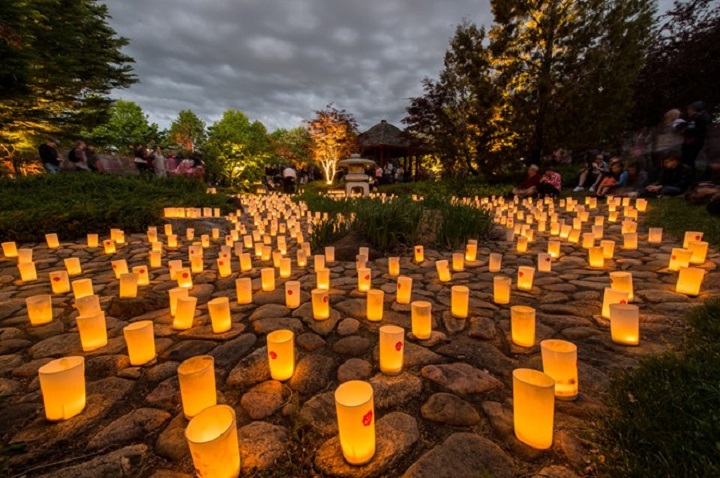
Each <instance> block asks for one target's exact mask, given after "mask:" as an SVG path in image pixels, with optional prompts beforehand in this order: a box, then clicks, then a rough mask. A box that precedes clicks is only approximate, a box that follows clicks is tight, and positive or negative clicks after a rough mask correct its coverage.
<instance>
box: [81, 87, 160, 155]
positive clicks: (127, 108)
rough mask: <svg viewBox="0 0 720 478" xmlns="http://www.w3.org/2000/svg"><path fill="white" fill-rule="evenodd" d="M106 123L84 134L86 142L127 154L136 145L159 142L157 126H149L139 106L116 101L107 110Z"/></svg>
mask: <svg viewBox="0 0 720 478" xmlns="http://www.w3.org/2000/svg"><path fill="white" fill-rule="evenodd" d="M109 115H110V117H109V118H108V120H107V122H105V123H104V124H102V125H101V126H98V127H96V128H94V129H93V130H91V131H88V132H86V133H85V134H84V135H83V136H84V137H85V138H86V139H87V141H88V142H90V143H93V144H96V145H98V146H101V147H103V148H106V149H108V150H111V151H116V152H121V153H127V152H129V151H130V150H132V149H133V148H134V147H135V146H138V145H147V144H149V143H154V142H155V143H156V142H158V141H159V140H160V132H159V128H158V125H157V124H155V123H153V124H150V123H149V121H148V117H147V115H146V114H145V113H144V112H143V110H142V108H141V107H140V105H138V104H137V103H134V102H132V101H126V100H117V101H116V102H115V103H114V104H113V105H112V107H111V108H110V110H109Z"/></svg>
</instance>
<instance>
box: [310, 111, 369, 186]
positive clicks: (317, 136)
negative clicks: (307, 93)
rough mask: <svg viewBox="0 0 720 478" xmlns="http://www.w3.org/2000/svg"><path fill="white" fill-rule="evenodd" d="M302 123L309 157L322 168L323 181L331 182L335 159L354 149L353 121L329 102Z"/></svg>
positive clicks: (333, 174) (337, 159)
mask: <svg viewBox="0 0 720 478" xmlns="http://www.w3.org/2000/svg"><path fill="white" fill-rule="evenodd" d="M306 124H307V129H308V132H309V133H310V153H311V155H312V158H313V159H314V160H315V161H316V162H317V163H318V164H319V165H320V166H321V167H322V169H323V173H324V174H325V181H326V182H327V184H332V182H333V180H334V179H335V173H336V168H337V162H338V161H340V160H341V159H345V158H347V157H349V156H350V154H352V153H354V152H356V151H357V149H358V138H357V136H358V127H357V122H356V121H355V118H353V116H352V115H351V114H350V113H348V112H347V111H345V110H339V109H337V108H335V107H334V106H333V105H332V104H329V105H327V106H326V107H325V109H322V110H317V111H315V117H314V118H313V119H312V120H309V121H306Z"/></svg>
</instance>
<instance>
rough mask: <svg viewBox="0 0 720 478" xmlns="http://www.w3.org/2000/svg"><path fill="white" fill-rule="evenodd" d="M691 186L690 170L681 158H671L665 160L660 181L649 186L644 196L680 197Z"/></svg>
mask: <svg viewBox="0 0 720 478" xmlns="http://www.w3.org/2000/svg"><path fill="white" fill-rule="evenodd" d="M688 186H690V168H689V167H688V166H687V165H686V164H682V163H680V158H678V157H677V156H670V157H667V158H665V161H664V162H663V168H662V171H660V178H659V180H658V181H657V182H656V183H654V184H651V185H650V186H647V187H646V188H645V192H644V193H643V196H645V197H657V196H679V195H680V194H682V193H684V192H685V191H686V190H687V188H688Z"/></svg>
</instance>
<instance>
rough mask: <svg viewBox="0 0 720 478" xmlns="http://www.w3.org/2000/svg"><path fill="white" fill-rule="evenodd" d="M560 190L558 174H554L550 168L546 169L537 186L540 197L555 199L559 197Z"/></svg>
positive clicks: (560, 179)
mask: <svg viewBox="0 0 720 478" xmlns="http://www.w3.org/2000/svg"><path fill="white" fill-rule="evenodd" d="M560 189H562V178H561V177H560V173H556V172H555V171H553V169H552V168H551V167H548V168H547V170H545V174H543V177H542V179H540V184H538V186H537V190H538V192H539V193H540V195H541V196H552V197H555V196H559V195H560Z"/></svg>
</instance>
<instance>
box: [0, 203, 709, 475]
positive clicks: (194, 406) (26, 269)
mask: <svg viewBox="0 0 720 478" xmlns="http://www.w3.org/2000/svg"><path fill="white" fill-rule="evenodd" d="M390 200H392V198H387V197H383V198H382V201H383V202H384V201H390ZM455 201H458V202H462V203H465V204H468V205H473V206H476V207H479V208H485V209H488V210H489V211H491V214H492V215H493V218H494V221H495V223H497V224H498V225H501V226H503V227H504V228H505V232H506V237H505V239H506V241H507V243H508V244H514V246H513V248H514V249H515V251H516V253H517V254H528V253H529V252H528V250H529V248H531V246H532V244H533V243H534V242H535V241H536V240H537V238H538V237H540V236H545V237H547V238H548V241H547V251H546V252H540V253H537V267H528V266H520V267H518V269H517V276H516V277H515V280H514V281H513V279H512V278H511V277H507V276H502V275H496V276H495V277H494V280H493V298H494V302H495V304H499V305H506V304H511V303H512V284H513V282H514V284H515V288H516V289H517V290H519V291H529V290H532V288H533V279H534V277H535V275H536V273H537V274H542V273H544V272H549V271H551V270H552V263H553V261H554V260H557V259H558V258H559V257H560V256H561V255H562V249H563V247H564V246H565V247H567V245H571V244H579V243H580V244H581V245H582V248H584V249H586V250H587V253H588V267H590V268H596V269H599V270H602V269H604V268H605V267H606V263H607V261H611V260H612V259H613V256H614V251H615V248H616V247H621V248H623V249H636V248H637V247H638V242H639V241H640V240H645V241H647V242H648V243H653V244H660V243H661V242H662V241H663V238H662V230H661V229H658V228H655V229H652V228H651V229H650V230H649V231H648V234H647V235H644V234H643V235H640V234H639V233H638V223H637V222H636V220H637V218H638V216H639V214H640V213H642V212H645V210H646V208H647V203H646V202H645V200H643V199H638V200H636V201H634V205H633V204H632V203H633V201H631V200H630V199H629V198H612V197H610V198H607V201H606V204H605V205H606V206H607V208H605V207H604V206H605V205H600V206H599V205H598V203H597V200H596V199H595V198H586V201H585V204H584V205H580V204H579V203H578V202H576V201H574V200H573V199H564V200H560V201H559V202H557V203H556V202H554V201H552V200H550V199H545V200H543V201H533V200H531V199H527V200H523V201H522V202H519V201H517V200H515V201H506V200H504V199H503V198H484V199H479V198H474V199H463V200H459V199H455ZM243 206H244V208H245V213H244V214H243V213H241V211H240V210H238V211H236V212H235V214H231V215H229V216H227V220H228V221H230V223H231V224H232V225H233V227H232V229H231V230H230V233H229V234H227V235H226V236H224V237H221V235H220V229H219V228H215V229H213V230H212V234H210V235H202V236H201V237H200V240H199V241H198V240H196V237H195V234H194V230H193V229H191V228H188V229H187V230H186V231H185V237H184V239H183V238H180V237H179V236H178V235H177V234H174V231H173V227H172V224H165V227H164V230H163V232H164V234H163V235H162V236H164V241H162V240H160V239H161V235H160V234H159V232H158V230H157V228H155V227H151V228H149V230H148V232H147V242H148V246H149V251H148V263H147V264H146V265H140V266H135V267H133V268H132V271H130V270H129V268H128V265H127V262H126V260H125V259H117V260H112V261H111V263H110V265H111V268H112V271H113V273H114V275H115V277H116V279H117V280H118V281H119V297H120V298H134V297H136V296H137V294H138V289H141V288H142V287H143V286H147V285H149V284H150V280H151V274H150V273H151V271H153V270H157V269H160V270H164V269H165V267H167V269H168V271H169V274H170V279H171V280H174V281H176V283H177V287H175V288H172V289H170V290H169V291H168V294H169V303H170V313H171V315H172V317H173V318H174V319H173V324H172V327H173V328H174V329H176V330H188V329H190V328H192V327H193V321H194V318H195V308H196V304H197V298H196V297H193V296H191V295H190V293H189V292H190V291H191V290H192V287H193V281H192V277H193V274H197V273H199V272H202V271H203V270H204V269H205V267H206V264H207V262H208V261H207V260H205V254H204V252H205V251H206V250H208V249H210V248H214V247H216V245H217V244H218V242H220V243H221V244H222V245H220V247H219V253H218V256H217V260H216V261H214V264H213V266H214V267H216V268H217V272H218V275H219V277H222V278H224V277H230V276H231V275H232V274H234V273H236V272H237V271H239V275H243V274H244V273H248V272H250V271H252V270H253V268H254V267H257V266H258V263H259V264H262V265H268V267H263V268H262V269H261V284H260V286H261V289H262V290H263V291H273V290H275V288H276V278H277V277H278V276H279V277H280V279H287V278H290V277H291V275H292V271H293V268H295V269H296V270H297V269H304V268H309V267H310V265H309V262H311V260H312V267H313V269H314V272H315V275H316V288H315V289H313V290H312V292H311V303H312V311H313V315H314V318H315V320H318V321H321V320H326V319H328V318H329V317H330V310H331V308H330V300H329V298H330V290H331V286H332V284H331V278H330V277H331V276H330V270H329V268H327V267H326V265H328V264H332V263H334V262H335V257H334V255H335V251H334V248H332V247H326V248H325V251H324V254H319V255H314V256H313V255H312V254H311V251H310V245H309V243H308V242H306V241H305V234H306V233H310V232H312V230H313V226H314V225H316V224H318V223H319V222H321V221H323V220H325V219H327V214H324V215H321V214H320V213H314V214H313V213H311V212H310V211H308V210H307V207H306V206H305V205H304V204H302V203H300V204H296V203H293V202H292V201H290V200H289V198H288V197H287V196H278V195H272V196H264V197H255V196H247V197H244V198H243ZM166 216H167V217H186V218H201V217H208V216H215V217H217V216H219V211H218V210H209V209H207V208H206V209H205V210H200V209H195V208H188V209H184V208H169V209H167V210H166ZM561 216H564V217H561ZM568 218H570V219H568ZM243 219H244V221H243ZM339 219H340V221H352V220H353V219H354V218H352V217H349V218H343V217H340V218H339ZM621 219H622V222H621V228H622V237H623V243H622V244H617V245H616V244H615V243H614V241H610V240H604V239H603V237H604V228H605V227H608V226H612V225H613V224H615V223H617V222H618V221H620V220H621ZM588 230H589V231H588ZM584 231H588V232H584ZM288 238H289V239H288ZM46 239H47V245H48V247H49V248H50V249H54V248H58V247H59V246H60V242H59V239H58V237H57V235H56V234H52V233H50V234H47V236H46ZM124 242H125V235H124V232H123V231H121V230H117V229H113V230H111V232H110V238H109V239H106V240H103V241H102V248H103V251H104V253H105V254H108V255H114V254H116V252H117V250H118V248H119V247H120V248H121V247H122V246H123V244H124ZM99 246H100V241H99V237H98V235H97V234H89V235H88V238H87V247H88V248H99ZM290 246H293V247H290ZM2 248H3V252H4V255H5V256H6V257H16V258H17V261H18V271H19V274H20V277H21V280H22V281H25V282H30V281H35V280H38V278H37V273H36V270H35V264H34V262H33V260H32V252H33V251H32V249H28V248H20V249H18V248H17V247H16V245H15V243H3V244H2ZM165 248H169V249H171V250H176V249H178V248H183V249H185V248H186V249H187V259H186V260H185V261H183V260H170V261H168V262H167V264H165V265H164V264H163V250H164V249H165ZM291 249H294V250H295V255H294V257H292V256H291V254H290V252H291ZM707 250H708V244H707V243H706V242H703V241H702V232H696V231H689V232H687V233H686V235H685V237H684V241H683V247H682V248H680V247H678V248H674V249H672V254H671V258H670V262H669V264H668V269H669V270H670V271H677V273H678V277H677V285H676V291H677V292H679V293H683V294H687V295H690V296H695V295H698V294H699V293H700V288H701V284H702V280H703V276H704V269H702V268H698V267H692V266H693V265H701V264H703V263H704V262H705V259H706V254H707ZM412 254H413V260H414V261H415V262H416V263H422V262H424V261H425V258H424V248H423V246H421V245H417V246H415V247H414V248H413V251H412ZM477 255H478V244H477V241H474V240H471V241H469V242H468V243H467V245H466V249H465V251H464V252H456V253H454V254H452V257H451V260H437V261H435V267H436V270H437V277H438V279H439V281H441V282H451V281H452V272H457V271H463V270H465V261H469V262H471V263H476V262H477V261H478V259H482V260H485V259H486V260H487V264H488V270H489V271H490V272H494V273H499V272H500V271H501V269H502V259H503V258H502V254H500V253H491V254H489V256H488V257H487V258H478V257H477ZM368 257H369V250H368V249H367V248H360V249H359V251H358V254H357V257H356V263H355V267H356V270H357V290H358V291H360V292H364V293H365V294H366V304H367V320H369V321H375V322H379V321H382V319H383V310H384V304H385V297H384V296H385V292H384V291H383V290H380V289H373V288H372V276H373V270H372V268H371V267H370V266H371V265H372V264H370V263H369V262H368ZM270 263H272V266H270ZM64 264H65V267H66V270H59V271H52V272H50V273H49V274H48V279H49V281H50V284H51V287H52V292H53V294H65V293H69V292H70V291H71V290H72V294H73V295H74V298H75V306H76V308H77V309H78V312H79V314H78V317H77V319H76V320H77V328H78V333H79V339H80V342H81V345H82V349H83V351H85V352H89V351H93V350H97V349H99V348H102V347H104V346H105V345H106V344H107V340H108V339H107V328H106V323H105V312H104V311H103V310H102V309H101V307H100V300H99V297H98V296H97V295H95V294H94V292H93V284H92V280H91V279H89V278H76V279H74V280H73V281H72V282H70V277H79V276H81V275H82V264H81V263H80V261H79V260H78V259H77V258H68V259H65V261H64ZM387 267H388V273H389V275H390V276H393V277H397V286H396V294H395V300H396V301H397V302H398V303H401V304H410V308H411V323H412V331H411V333H412V334H413V336H414V337H415V338H416V339H418V340H423V339H427V338H429V337H430V335H431V333H432V323H433V321H432V304H431V303H430V302H428V301H412V287H413V281H412V278H411V277H408V276H403V275H401V273H402V271H401V268H400V258H399V257H389V258H387ZM235 284H236V298H234V300H237V302H238V303H239V304H251V303H252V302H253V284H252V281H251V279H250V278H249V277H238V278H237V279H236V281H235ZM300 285H301V284H300V282H298V281H293V280H290V281H286V282H284V288H285V303H286V306H287V307H288V308H289V309H296V308H298V307H300V305H301V288H300ZM633 299H634V296H633V276H632V272H627V271H614V272H610V273H609V274H608V287H606V288H605V289H604V293H603V301H602V317H604V318H605V319H608V320H609V321H610V333H611V337H612V340H613V341H614V342H616V343H618V344H624V345H637V344H638V342H639V337H640V333H639V332H640V331H639V307H638V306H637V305H634V304H632V303H631V302H632V301H633ZM469 300H470V289H469V288H468V287H466V286H461V285H454V286H452V287H451V315H452V317H454V318H456V319H460V320H463V319H466V318H467V317H468V311H469ZM26 304H27V313H28V317H29V320H30V324H31V325H33V326H35V325H42V324H46V323H48V322H50V321H52V319H53V316H52V297H51V296H50V295H38V296H32V297H28V298H27V299H26ZM208 310H209V315H210V319H211V324H212V330H213V332H214V333H217V334H220V333H223V332H226V331H228V330H230V328H231V327H232V322H233V317H232V314H231V311H230V300H229V298H228V297H218V298H215V299H212V300H211V301H210V302H209V303H208ZM510 312H511V337H512V341H513V343H515V344H516V345H518V346H521V347H531V346H533V345H534V344H535V309H533V308H532V307H527V306H522V305H514V306H512V307H511V308H510ZM236 320H237V318H236ZM405 333H406V331H405V330H404V329H403V328H401V327H397V326H393V325H386V326H382V327H380V328H379V351H380V353H379V368H380V370H381V372H382V373H384V374H387V375H395V374H398V373H400V372H401V371H402V368H403V354H404V340H405ZM124 336H125V341H126V344H127V351H128V355H129V358H130V363H131V365H133V366H142V365H145V364H148V363H150V362H152V361H153V360H154V359H155V357H156V353H155V338H154V332H153V322H152V321H138V322H134V323H131V324H130V325H128V326H126V327H125V328H124ZM540 345H541V357H542V367H543V371H542V372H540V371H537V370H531V369H516V370H515V371H514V372H513V377H512V380H513V408H514V427H515V434H516V436H517V438H518V439H520V440H521V441H523V442H524V443H526V444H528V445H530V446H532V447H535V448H538V449H546V448H549V447H550V446H551V445H552V437H553V414H554V400H555V399H559V400H574V399H575V398H576V397H577V395H578V392H579V379H578V367H577V348H576V346H575V345H574V344H572V343H570V342H567V341H564V340H555V339H553V340H544V341H542V342H541V344H540ZM267 354H268V364H269V368H270V373H271V376H272V378H273V379H274V380H279V381H285V380H288V379H290V378H291V377H292V375H293V373H294V368H295V355H296V354H295V345H294V333H293V332H292V331H290V330H276V331H274V332H271V333H268V334H267ZM177 373H178V378H179V384H180V392H181V400H182V407H183V412H184V414H185V416H186V417H187V418H188V419H189V420H190V422H189V425H188V427H187V429H186V438H187V441H188V444H189V446H190V450H191V453H192V457H193V461H194V463H195V466H196V469H197V471H198V473H199V474H200V476H237V474H238V473H239V469H240V459H239V455H238V441H237V430H236V426H235V416H234V411H233V409H232V407H229V406H226V405H218V404H217V403H216V384H215V372H214V361H213V357H211V356H207V355H201V356H196V357H192V358H190V359H188V360H186V361H184V362H183V363H182V364H181V365H180V366H179V367H178V370H177ZM39 380H40V386H41V390H42V396H43V402H44V405H45V415H46V418H47V419H48V420H49V421H60V420H67V419H69V418H72V417H73V416H75V415H77V414H79V413H81V412H82V410H83V409H84V407H85V377H84V358H83V357H82V356H70V357H64V358H61V359H57V360H54V361H52V362H50V363H48V364H46V365H44V366H42V367H41V368H40V369H39ZM335 398H336V409H337V417H338V418H337V419H338V426H339V433H340V444H341V447H342V452H343V454H344V456H345V459H346V460H347V461H348V463H351V464H354V465H360V464H364V463H367V462H369V461H370V460H372V458H373V455H374V453H375V431H374V423H375V415H374V413H375V411H374V406H373V389H372V387H371V386H370V384H369V383H366V382H362V381H349V382H346V383H343V384H342V385H340V386H339V387H338V388H337V390H336V392H335ZM228 457H230V458H228ZM221 458H222V459H221Z"/></svg>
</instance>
